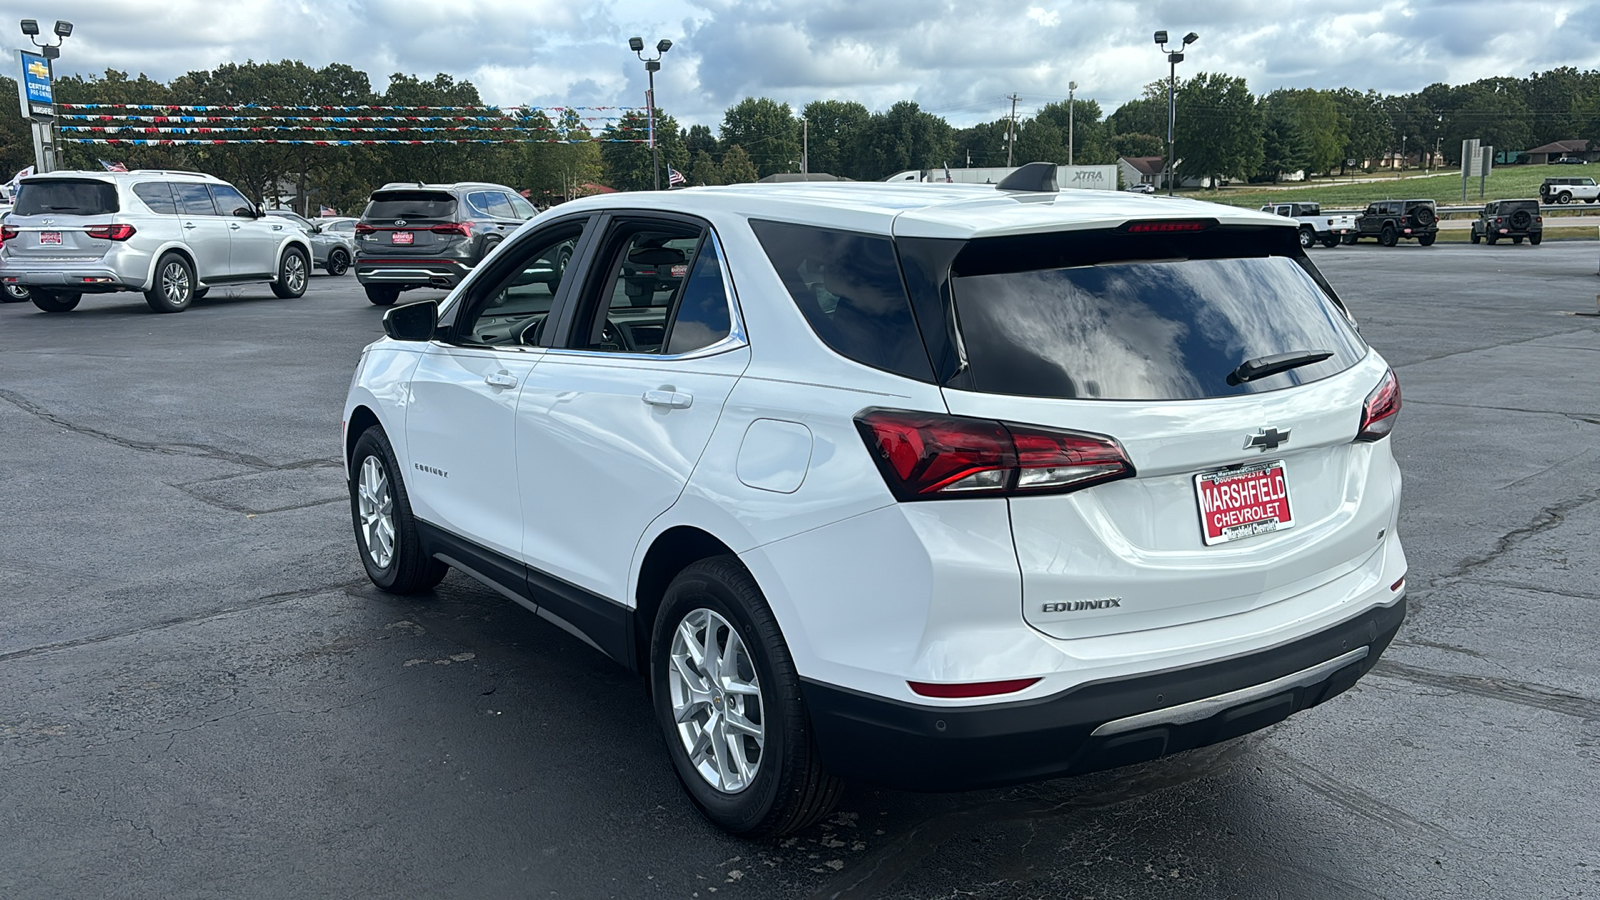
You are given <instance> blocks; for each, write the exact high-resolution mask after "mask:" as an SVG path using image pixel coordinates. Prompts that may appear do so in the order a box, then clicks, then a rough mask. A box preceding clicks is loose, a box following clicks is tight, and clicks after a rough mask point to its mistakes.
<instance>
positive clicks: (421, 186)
mask: <svg viewBox="0 0 1600 900" xmlns="http://www.w3.org/2000/svg"><path fill="white" fill-rule="evenodd" d="M470 188H483V189H488V190H496V191H509V190H511V188H508V187H506V186H505V185H503V184H495V183H493V182H489V181H457V182H454V183H452V184H427V183H424V182H420V181H391V182H389V183H388V184H386V185H384V186H383V187H381V188H378V190H377V191H373V193H375V194H376V193H378V192H379V191H444V192H446V193H448V192H450V191H459V190H466V189H470Z"/></svg>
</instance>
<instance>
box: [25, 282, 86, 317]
mask: <svg viewBox="0 0 1600 900" xmlns="http://www.w3.org/2000/svg"><path fill="white" fill-rule="evenodd" d="M29 293H31V294H32V295H33V296H32V298H31V299H32V300H33V305H34V306H37V307H39V308H40V309H42V310H44V311H45V312H52V313H60V312H71V311H72V310H73V309H75V308H77V306H78V301H79V300H82V299H83V295H82V294H80V293H78V292H76V291H47V290H44V289H43V288H33V289H32V290H30V291H29Z"/></svg>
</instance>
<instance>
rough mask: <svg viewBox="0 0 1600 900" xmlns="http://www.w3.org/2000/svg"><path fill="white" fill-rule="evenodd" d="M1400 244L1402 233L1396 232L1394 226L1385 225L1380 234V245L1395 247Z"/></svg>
mask: <svg viewBox="0 0 1600 900" xmlns="http://www.w3.org/2000/svg"><path fill="white" fill-rule="evenodd" d="M1399 242H1400V232H1398V231H1395V230H1394V226H1393V225H1385V226H1383V230H1382V231H1380V232H1378V243H1380V244H1382V245H1384V246H1385V247H1393V246H1394V245H1395V244H1397V243H1399Z"/></svg>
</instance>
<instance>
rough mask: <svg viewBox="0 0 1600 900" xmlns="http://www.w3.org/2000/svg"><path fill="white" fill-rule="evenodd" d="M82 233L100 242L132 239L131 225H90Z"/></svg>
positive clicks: (132, 230)
mask: <svg viewBox="0 0 1600 900" xmlns="http://www.w3.org/2000/svg"><path fill="white" fill-rule="evenodd" d="M84 233H85V234H87V235H89V237H92V238H99V239H100V240H102V241H125V240H127V239H128V238H131V237H133V233H134V229H133V226H132V225H90V226H89V227H88V228H85V229H84Z"/></svg>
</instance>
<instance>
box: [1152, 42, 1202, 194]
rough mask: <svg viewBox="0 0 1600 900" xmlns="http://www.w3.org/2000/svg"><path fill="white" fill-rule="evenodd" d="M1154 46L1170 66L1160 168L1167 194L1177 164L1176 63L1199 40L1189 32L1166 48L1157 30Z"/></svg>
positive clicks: (1181, 59)
mask: <svg viewBox="0 0 1600 900" xmlns="http://www.w3.org/2000/svg"><path fill="white" fill-rule="evenodd" d="M1155 38H1156V46H1158V47H1160V48H1161V52H1163V53H1165V54H1167V64H1168V65H1169V66H1170V67H1171V68H1170V69H1169V71H1168V72H1167V157H1166V159H1164V160H1162V161H1161V168H1162V170H1163V171H1164V172H1165V177H1166V180H1167V194H1168V196H1171V195H1172V194H1173V193H1174V192H1175V188H1174V186H1173V183H1172V180H1173V178H1174V177H1175V176H1176V175H1177V171H1176V169H1177V165H1176V164H1175V163H1174V162H1173V160H1172V145H1173V131H1174V130H1175V129H1176V125H1177V121H1178V63H1181V62H1183V51H1184V48H1186V47H1188V46H1189V45H1190V44H1192V43H1194V42H1195V41H1198V40H1200V35H1198V34H1196V33H1194V32H1192V31H1191V32H1189V33H1188V34H1186V35H1184V36H1183V44H1182V45H1181V46H1179V47H1178V48H1177V49H1175V50H1168V49H1167V33H1166V32H1165V31H1158V32H1156V34H1155Z"/></svg>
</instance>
